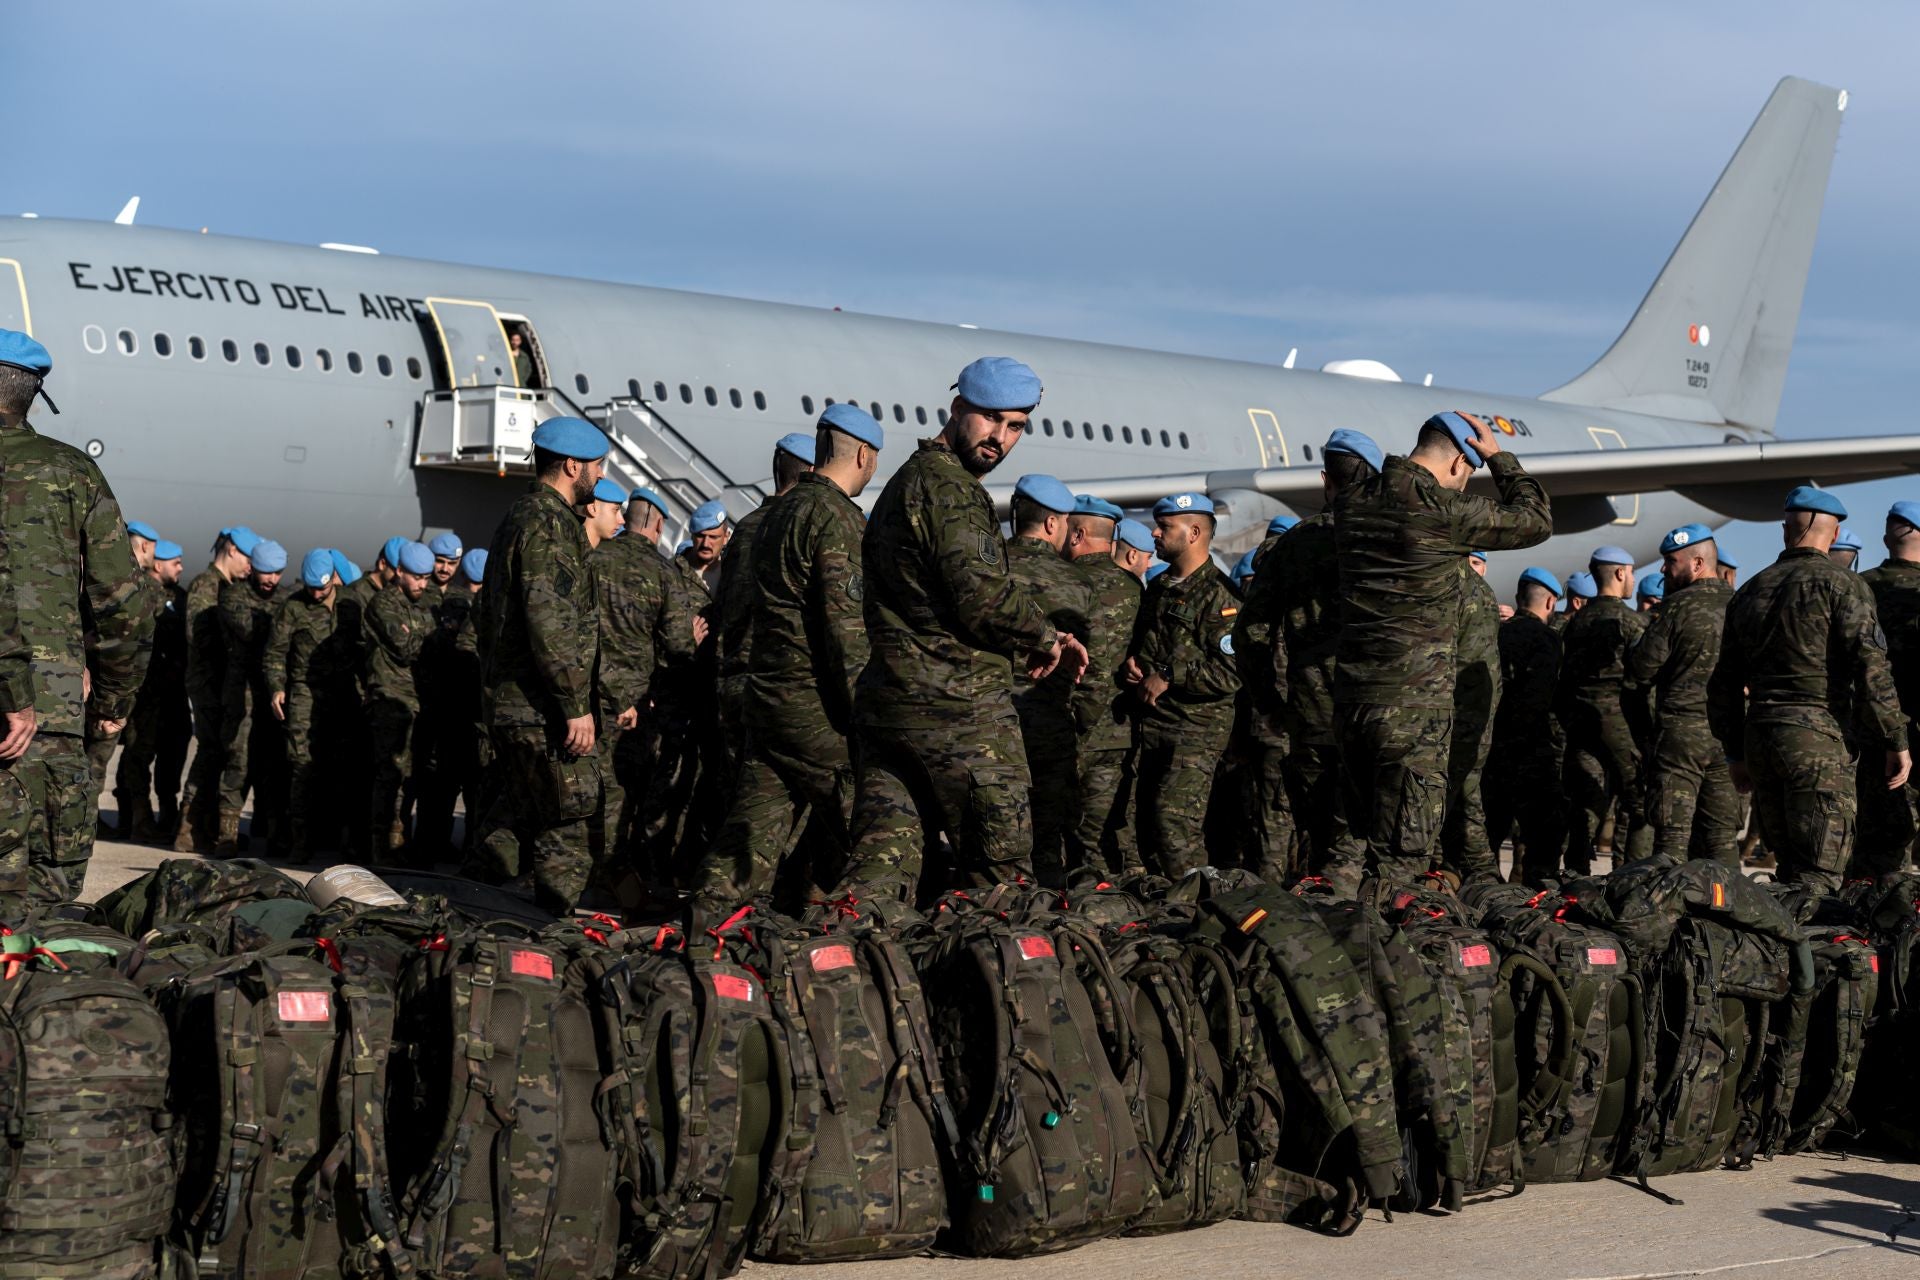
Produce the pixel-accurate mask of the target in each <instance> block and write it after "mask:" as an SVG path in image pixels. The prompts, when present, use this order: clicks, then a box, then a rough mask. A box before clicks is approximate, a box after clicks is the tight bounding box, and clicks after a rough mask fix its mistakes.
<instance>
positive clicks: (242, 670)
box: [220, 578, 274, 714]
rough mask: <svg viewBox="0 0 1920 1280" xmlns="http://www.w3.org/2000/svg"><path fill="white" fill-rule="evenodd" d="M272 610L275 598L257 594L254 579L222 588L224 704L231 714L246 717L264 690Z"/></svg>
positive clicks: (221, 629) (221, 624)
mask: <svg viewBox="0 0 1920 1280" xmlns="http://www.w3.org/2000/svg"><path fill="white" fill-rule="evenodd" d="M273 611H274V601H273V597H271V596H263V595H261V594H260V593H259V592H258V591H255V590H254V589H253V581H252V579H251V578H236V579H234V580H233V581H232V582H229V583H226V584H225V585H224V586H222V587H221V588H220V634H221V635H222V636H223V637H225V640H226V646H227V684H226V695H225V702H226V706H227V708H228V709H229V710H230V711H231V710H235V709H238V711H239V713H240V714H245V713H246V708H247V707H248V706H249V703H250V697H251V695H253V694H254V693H257V692H259V691H260V690H261V689H263V688H264V687H265V684H266V657H267V634H268V632H270V631H271V630H272V629H273Z"/></svg>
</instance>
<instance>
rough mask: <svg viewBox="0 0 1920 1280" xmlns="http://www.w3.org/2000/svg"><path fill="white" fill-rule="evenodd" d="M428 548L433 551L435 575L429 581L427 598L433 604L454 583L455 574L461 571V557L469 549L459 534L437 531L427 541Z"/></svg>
mask: <svg viewBox="0 0 1920 1280" xmlns="http://www.w3.org/2000/svg"><path fill="white" fill-rule="evenodd" d="M427 550H429V551H431V552H433V577H432V579H430V580H429V581H428V583H427V591H428V592H429V595H428V597H427V599H428V602H429V603H430V604H432V603H438V598H439V597H441V596H444V595H446V594H447V589H448V588H449V587H451V586H452V585H453V575H454V574H456V573H458V572H460V557H461V556H464V555H466V554H467V549H466V548H465V547H463V546H461V545H460V535H459V534H457V533H437V534H435V535H434V536H433V538H432V540H431V541H429V542H428V543H427Z"/></svg>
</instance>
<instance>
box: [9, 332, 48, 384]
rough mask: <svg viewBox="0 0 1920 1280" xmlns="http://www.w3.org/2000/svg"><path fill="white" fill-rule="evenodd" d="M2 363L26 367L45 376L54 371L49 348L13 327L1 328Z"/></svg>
mask: <svg viewBox="0 0 1920 1280" xmlns="http://www.w3.org/2000/svg"><path fill="white" fill-rule="evenodd" d="M0 364H8V365H12V366H13V367H14V368H16V369H25V370H26V371H27V372H28V373H37V374H39V375H40V376H41V377H43V378H44V377H46V376H47V375H48V374H49V373H52V372H53V357H52V356H50V355H48V354H47V349H46V348H45V347H43V346H41V345H40V344H39V343H38V342H35V341H34V340H33V339H32V338H30V337H28V336H27V335H26V334H24V333H20V332H17V331H16V330H13V329H0Z"/></svg>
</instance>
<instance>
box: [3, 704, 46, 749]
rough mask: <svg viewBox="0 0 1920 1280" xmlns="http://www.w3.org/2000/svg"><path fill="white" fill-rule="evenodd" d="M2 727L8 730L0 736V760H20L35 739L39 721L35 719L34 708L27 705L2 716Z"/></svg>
mask: <svg viewBox="0 0 1920 1280" xmlns="http://www.w3.org/2000/svg"><path fill="white" fill-rule="evenodd" d="M0 727H4V728H5V730H6V734H5V736H4V737H0V760H18V759H19V758H20V757H21V756H23V755H25V754H26V753H27V745H28V744H29V743H31V742H32V741H33V734H34V730H35V729H36V728H37V727H38V722H37V721H36V720H35V719H34V716H33V708H32V707H26V708H24V709H22V710H20V711H9V712H7V713H6V714H5V715H4V716H0Z"/></svg>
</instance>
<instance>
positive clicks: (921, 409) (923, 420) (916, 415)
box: [913, 404, 927, 427]
mask: <svg viewBox="0 0 1920 1280" xmlns="http://www.w3.org/2000/svg"><path fill="white" fill-rule="evenodd" d="M913 419H914V421H915V422H918V423H919V424H920V425H921V426H923V427H924V426H926V425H927V406H925V405H923V404H917V405H915V406H913Z"/></svg>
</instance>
